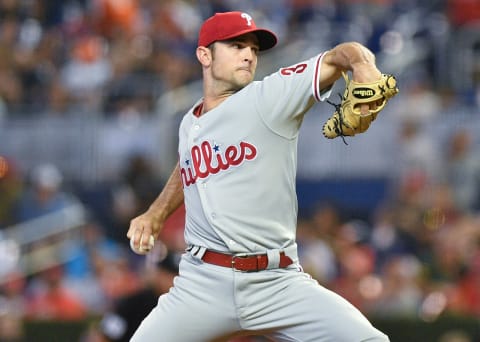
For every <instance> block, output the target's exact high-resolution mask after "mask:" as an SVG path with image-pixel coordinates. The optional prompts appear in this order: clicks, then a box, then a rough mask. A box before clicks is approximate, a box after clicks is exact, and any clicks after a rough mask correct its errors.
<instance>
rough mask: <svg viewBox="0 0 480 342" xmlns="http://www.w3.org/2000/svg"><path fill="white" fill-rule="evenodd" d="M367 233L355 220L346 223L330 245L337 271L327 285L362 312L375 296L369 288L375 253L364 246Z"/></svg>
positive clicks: (365, 228) (365, 227) (366, 245)
mask: <svg viewBox="0 0 480 342" xmlns="http://www.w3.org/2000/svg"><path fill="white" fill-rule="evenodd" d="M368 231H369V228H368V227H367V226H366V224H365V223H364V222H361V221H357V220H353V221H348V222H346V223H344V224H343V225H342V226H341V227H340V228H339V232H338V235H337V237H336V239H335V241H334V246H333V249H334V251H335V254H336V258H337V261H338V263H339V272H338V276H337V277H336V278H335V279H334V280H333V281H332V282H331V283H330V286H329V287H330V288H332V289H335V292H336V293H338V294H339V295H341V296H342V297H344V298H346V299H347V300H348V301H349V302H350V303H352V304H353V305H354V306H355V307H357V308H358V309H359V310H360V311H363V312H366V311H367V310H368V307H369V306H370V302H371V301H372V299H374V298H375V295H376V292H372V291H371V288H370V286H371V285H370V279H371V276H372V275H373V273H374V271H375V253H374V251H373V249H372V248H371V246H369V245H368V244H367V243H366V242H367V241H368V235H369V232H368Z"/></svg>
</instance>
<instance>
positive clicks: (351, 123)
mask: <svg viewBox="0 0 480 342" xmlns="http://www.w3.org/2000/svg"><path fill="white" fill-rule="evenodd" d="M343 78H344V79H345V91H344V93H343V96H341V95H340V94H339V96H340V98H341V102H340V104H334V103H332V102H330V101H327V102H328V103H330V104H332V105H333V106H335V112H334V113H333V115H332V116H331V117H330V118H329V119H328V120H327V121H326V122H325V124H324V125H323V129H322V131H323V135H324V136H325V137H326V138H328V139H333V138H336V137H339V136H340V137H342V138H343V137H344V136H354V135H355V134H358V133H363V132H365V131H366V130H367V129H368V128H369V127H370V124H371V123H372V121H373V120H375V119H376V118H377V114H378V113H379V112H380V111H381V110H383V108H385V105H386V104H387V102H388V100H390V99H391V98H392V97H393V96H395V95H396V94H397V93H398V91H399V90H398V87H397V81H396V79H395V77H394V76H393V75H389V74H382V77H381V78H380V79H379V80H378V81H376V82H372V83H358V82H355V81H353V80H351V79H349V77H348V75H347V73H345V72H343ZM371 102H376V104H377V107H376V109H374V110H370V113H369V114H368V115H362V113H361V112H360V105H361V104H364V103H371Z"/></svg>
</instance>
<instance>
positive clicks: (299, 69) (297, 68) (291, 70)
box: [280, 63, 307, 76]
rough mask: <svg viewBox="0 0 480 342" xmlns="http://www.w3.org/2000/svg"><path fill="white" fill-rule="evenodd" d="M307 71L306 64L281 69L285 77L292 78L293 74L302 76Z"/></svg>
mask: <svg viewBox="0 0 480 342" xmlns="http://www.w3.org/2000/svg"><path fill="white" fill-rule="evenodd" d="M305 69H307V64H306V63H301V64H297V65H294V66H291V67H288V68H282V69H280V73H281V74H282V75H285V76H290V75H292V74H301V73H302V72H304V71H305Z"/></svg>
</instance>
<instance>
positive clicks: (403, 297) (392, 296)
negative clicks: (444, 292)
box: [370, 255, 423, 317]
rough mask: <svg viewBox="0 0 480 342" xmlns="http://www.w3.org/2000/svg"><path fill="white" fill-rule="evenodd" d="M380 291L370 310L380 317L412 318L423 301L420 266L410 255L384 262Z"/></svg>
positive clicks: (399, 256)
mask: <svg viewBox="0 0 480 342" xmlns="http://www.w3.org/2000/svg"><path fill="white" fill-rule="evenodd" d="M381 274H382V281H381V283H382V289H381V291H380V293H379V296H378V298H376V300H375V303H374V304H373V305H372V307H371V308H370V312H371V313H374V314H375V315H379V316H381V317H413V316H415V315H416V313H417V311H418V308H419V306H420V304H421V302H422V300H423V289H422V278H421V275H422V266H421V263H420V261H419V260H418V259H416V258H415V257H414V256H411V255H398V256H395V257H392V258H390V259H389V260H388V261H386V262H385V264H384V266H383V269H382V271H381Z"/></svg>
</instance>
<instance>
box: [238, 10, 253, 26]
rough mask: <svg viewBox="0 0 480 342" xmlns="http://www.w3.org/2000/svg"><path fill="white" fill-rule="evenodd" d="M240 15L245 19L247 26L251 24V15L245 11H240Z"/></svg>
mask: <svg viewBox="0 0 480 342" xmlns="http://www.w3.org/2000/svg"><path fill="white" fill-rule="evenodd" d="M240 16H241V17H242V18H244V19H245V20H246V21H247V25H248V26H252V20H253V19H252V17H251V16H250V15H249V14H247V13H242V14H241V15H240Z"/></svg>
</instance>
